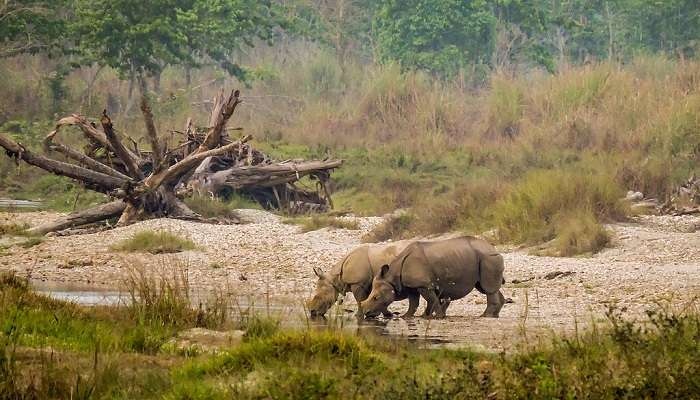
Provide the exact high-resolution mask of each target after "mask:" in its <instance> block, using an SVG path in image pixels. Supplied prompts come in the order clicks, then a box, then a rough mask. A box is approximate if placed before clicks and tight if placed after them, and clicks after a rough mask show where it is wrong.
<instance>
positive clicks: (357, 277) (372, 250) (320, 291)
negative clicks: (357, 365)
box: [306, 240, 412, 318]
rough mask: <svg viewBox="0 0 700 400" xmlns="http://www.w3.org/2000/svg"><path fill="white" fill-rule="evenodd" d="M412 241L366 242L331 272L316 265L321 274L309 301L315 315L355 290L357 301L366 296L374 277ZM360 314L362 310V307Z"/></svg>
mask: <svg viewBox="0 0 700 400" xmlns="http://www.w3.org/2000/svg"><path fill="white" fill-rule="evenodd" d="M411 243H412V241H408V240H402V241H397V242H393V243H388V244H366V245H362V246H359V247H357V248H355V249H353V250H352V251H351V252H350V253H348V254H347V255H346V256H345V257H343V259H342V260H340V262H339V263H337V264H336V265H335V266H334V267H333V268H332V269H331V271H330V272H328V273H324V272H323V271H321V269H320V268H318V267H314V273H315V274H316V276H318V282H317V283H316V292H315V293H314V296H313V297H312V298H311V299H310V300H309V301H308V302H307V303H306V305H307V308H308V309H309V313H310V314H311V317H312V318H316V317H322V316H323V315H325V314H326V312H327V311H328V309H329V308H331V306H332V305H333V303H335V301H336V300H337V299H338V296H345V294H346V293H347V292H352V294H353V296H354V297H355V300H356V301H357V304H358V305H359V304H360V302H362V301H363V300H365V299H366V298H367V296H368V295H369V292H370V290H371V288H372V278H374V276H375V275H376V274H377V273H378V272H379V270H380V269H381V267H382V265H385V264H387V263H389V262H391V260H393V259H394V258H396V256H397V255H398V254H399V253H401V251H403V250H404V249H405V248H406V247H407V246H408V245H409V244H411ZM379 311H380V312H382V313H383V314H384V316H385V317H387V318H389V317H391V316H392V314H391V313H390V312H389V311H388V310H387V309H386V307H385V308H383V309H381V310H379ZM357 316H358V317H361V316H362V314H361V313H360V311H359V310H358V313H357Z"/></svg>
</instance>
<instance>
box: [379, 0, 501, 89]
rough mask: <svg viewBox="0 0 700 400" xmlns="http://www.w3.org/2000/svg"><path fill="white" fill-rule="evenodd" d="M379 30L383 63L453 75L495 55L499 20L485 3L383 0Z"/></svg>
mask: <svg viewBox="0 0 700 400" xmlns="http://www.w3.org/2000/svg"><path fill="white" fill-rule="evenodd" d="M375 25H376V31H377V41H378V45H379V50H380V54H381V56H382V58H383V59H384V60H396V61H398V62H399V63H400V64H401V65H402V66H403V67H404V68H421V69H427V70H430V71H434V72H436V73H439V74H443V75H446V76H453V75H455V74H456V73H457V71H459V69H460V68H462V67H463V66H465V65H467V64H482V63H488V62H489V61H490V60H489V58H490V54H491V52H492V51H493V43H494V40H493V36H494V27H495V18H494V16H493V14H492V13H491V10H490V9H489V6H488V2H487V1H483V0H476V1H461V0H444V1H438V2H435V1H428V0H384V1H381V2H380V5H379V7H378V11H377V14H376V16H375Z"/></svg>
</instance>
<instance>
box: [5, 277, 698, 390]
mask: <svg viewBox="0 0 700 400" xmlns="http://www.w3.org/2000/svg"><path fill="white" fill-rule="evenodd" d="M691 309H692V306H691ZM123 310H124V309H122V308H118V307H98V308H84V307H80V306H77V305H73V304H69V303H64V302H59V301H54V300H50V299H48V298H46V297H44V296H41V295H37V294H35V293H32V292H31V291H30V289H29V287H28V284H27V282H26V280H24V279H20V278H17V277H16V276H15V275H11V274H3V275H0V371H2V373H1V374H0V389H1V390H0V398H2V399H6V398H7V399H12V398H82V397H81V395H79V394H80V393H82V394H83V395H84V394H85V393H92V396H93V397H97V398H144V397H146V398H172V399H193V398H195V399H197V398H206V399H209V398H231V397H234V398H238V399H253V398H267V397H270V398H279V397H285V398H304V399H306V398H328V397H331V398H340V397H347V396H348V393H351V394H352V393H354V395H355V396H357V397H361V398H367V399H394V398H396V399H399V398H402V399H405V398H483V397H488V396H491V397H494V396H495V398H504V399H505V398H513V399H520V398H523V399H524V398H533V397H538V398H584V397H594V398H600V399H614V398H620V397H624V398H693V396H694V395H695V394H696V393H697V392H698V390H700V387H699V386H698V381H697V376H698V375H699V374H700V370H699V368H700V366H699V364H698V363H697V359H698V357H699V356H700V354H699V351H700V349H699V348H698V346H697V339H698V335H699V334H700V320H699V319H698V316H697V315H696V314H693V313H689V314H674V313H670V312H664V311H651V312H649V313H648V314H647V318H645V319H643V320H640V321H636V322H635V321H632V320H629V319H628V318H625V316H624V315H623V314H622V313H621V312H620V311H619V310H616V309H610V310H609V311H608V323H607V324H605V325H604V326H603V325H598V326H596V327H594V328H593V329H590V330H588V331H587V333H585V334H582V335H581V334H579V335H576V336H561V337H559V336H557V337H554V338H553V340H552V341H551V342H550V343H542V342H541V343H539V344H537V345H535V346H532V347H528V348H523V349H521V351H519V352H518V353H514V354H510V355H506V354H491V353H474V352H470V351H468V350H464V349H463V350H449V349H437V350H436V349H424V348H418V347H416V346H414V345H411V344H410V343H407V342H403V341H396V342H388V341H386V340H383V339H380V338H372V337H367V336H359V335H354V334H352V333H349V332H346V331H342V330H333V329H321V330H318V329H309V330H280V329H278V328H276V327H275V328H274V329H271V330H267V331H265V332H264V333H261V332H262V330H258V331H257V332H258V333H251V334H249V335H247V336H246V338H245V340H244V341H243V342H242V343H240V344H237V345H235V346H234V347H229V348H221V349H219V350H218V351H217V352H216V353H214V354H202V355H198V356H195V357H190V355H189V354H162V353H158V352H156V349H157V345H158V344H159V343H162V342H163V341H164V340H165V339H166V338H168V337H170V336H172V335H173V334H174V333H175V331H176V330H177V329H179V328H177V327H173V326H163V325H159V324H152V325H147V324H141V323H138V322H137V321H136V320H134V319H133V316H131V314H130V313H128V312H127V313H124V311H123ZM262 320H263V319H261V321H262ZM255 324H260V323H259V322H254V323H251V324H250V325H249V328H248V329H250V332H256V331H255V329H254V328H253V326H254V325H255ZM263 324H268V323H267V322H265V323H263ZM47 348H50V349H51V356H50V357H49V356H46V357H42V356H41V355H42V354H44V353H45V352H46V349H47ZM66 350H69V351H66ZM133 351H143V352H146V353H150V354H151V355H148V356H142V355H139V354H134V353H132V352H133ZM407 366H410V368H407ZM78 377H80V378H78ZM494 393H495V394H494ZM85 397H89V396H87V395H85Z"/></svg>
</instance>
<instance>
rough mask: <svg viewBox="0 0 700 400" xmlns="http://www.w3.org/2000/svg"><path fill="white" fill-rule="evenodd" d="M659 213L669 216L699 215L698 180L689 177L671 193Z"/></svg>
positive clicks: (693, 176)
mask: <svg viewBox="0 0 700 400" xmlns="http://www.w3.org/2000/svg"><path fill="white" fill-rule="evenodd" d="M659 211H660V212H661V213H663V214H671V215H690V214H700V178H698V177H696V176H695V175H692V176H690V178H688V180H687V181H685V182H683V183H682V184H681V185H679V186H678V187H677V188H676V190H674V191H673V193H671V195H670V196H669V198H668V200H667V201H666V202H664V204H662V205H661V207H659Z"/></svg>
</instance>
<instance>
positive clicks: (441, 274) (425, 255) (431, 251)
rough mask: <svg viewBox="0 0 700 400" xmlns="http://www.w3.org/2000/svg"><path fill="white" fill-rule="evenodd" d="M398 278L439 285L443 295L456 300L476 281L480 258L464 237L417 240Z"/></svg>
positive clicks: (413, 283)
mask: <svg viewBox="0 0 700 400" xmlns="http://www.w3.org/2000/svg"><path fill="white" fill-rule="evenodd" d="M401 280H402V282H404V284H405V285H407V286H409V287H415V288H418V287H429V286H434V287H438V288H439V291H440V292H441V293H442V294H443V295H444V296H445V297H450V298H453V299H458V298H461V297H464V296H465V295H466V294H467V293H469V292H470V291H471V290H472V289H473V288H474V285H475V284H476V282H477V281H478V280H479V258H478V255H477V253H476V252H475V251H474V249H473V248H472V247H471V246H470V242H469V239H468V238H465V237H460V238H453V239H447V240H440V241H429V242H417V243H416V244H415V247H414V248H413V251H412V252H411V254H410V255H409V256H408V257H407V259H406V262H405V265H404V269H403V270H402V277H401Z"/></svg>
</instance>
